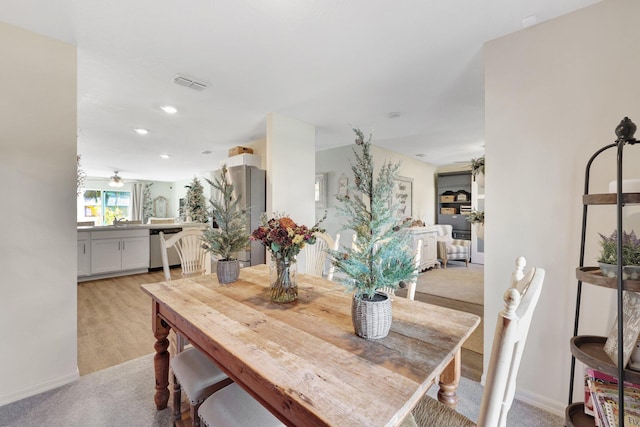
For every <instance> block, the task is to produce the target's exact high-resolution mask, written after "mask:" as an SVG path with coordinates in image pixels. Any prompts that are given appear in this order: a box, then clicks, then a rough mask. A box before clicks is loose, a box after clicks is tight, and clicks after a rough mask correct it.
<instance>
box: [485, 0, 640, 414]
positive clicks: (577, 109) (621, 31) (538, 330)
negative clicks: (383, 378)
mask: <svg viewBox="0 0 640 427" xmlns="http://www.w3.org/2000/svg"><path fill="white" fill-rule="evenodd" d="M638 16H640V2H637V1H634V0H605V1H603V2H602V3H598V4H596V5H594V6H591V7H589V8H586V9H583V10H580V11H577V12H574V13H572V14H570V15H566V16H564V17H560V18H558V19H555V20H552V21H549V22H546V23H543V24H540V25H537V26H534V27H530V28H528V29H526V30H523V31H520V32H518V33H514V34H511V35H509V36H506V37H503V38H500V39H498V40H495V41H492V42H490V43H487V44H486V47H485V54H484V56H485V61H486V65H485V103H486V111H485V117H486V128H485V139H486V162H487V170H486V214H487V215H488V216H489V218H491V219H490V221H489V222H488V223H487V226H486V235H487V236H488V237H487V240H486V248H485V249H486V252H485V296H484V300H485V320H486V322H485V330H484V334H485V354H486V355H488V354H490V353H489V350H490V347H491V344H492V339H493V332H494V331H493V329H494V325H495V323H494V320H493V319H495V318H496V313H497V312H498V311H499V310H500V309H501V308H502V303H501V301H502V295H503V293H504V290H505V288H506V287H507V285H508V283H509V278H510V274H511V271H512V269H513V267H514V260H515V258H516V256H518V255H524V256H525V257H526V258H527V259H528V263H529V265H530V266H540V267H543V268H544V269H545V270H546V273H547V276H546V279H545V284H544V288H543V292H542V296H541V298H540V302H539V304H538V308H537V312H536V313H535V314H534V318H533V322H532V325H531V330H530V333H529V340H528V342H527V348H526V349H525V354H524V357H523V360H522V366H521V368H520V373H519V376H518V397H520V398H523V399H525V400H528V401H530V402H532V403H534V404H536V405H538V406H543V407H546V408H547V409H551V410H555V411H556V412H557V413H558V414H561V413H563V411H564V408H565V406H566V404H567V401H568V400H567V398H568V390H569V366H570V361H571V354H570V352H569V339H570V337H571V336H572V334H573V322H574V310H575V298H576V288H577V280H576V277H575V269H576V267H577V266H578V263H579V249H580V230H581V220H582V203H581V195H582V194H583V187H584V169H585V166H586V164H587V161H588V159H589V158H590V157H591V155H592V154H593V153H594V152H595V151H596V150H598V149H599V148H601V147H603V146H605V145H607V144H609V143H611V142H613V141H614V140H615V134H614V128H615V127H616V125H617V124H618V123H619V122H620V120H621V119H622V118H623V117H624V116H629V117H630V118H631V119H632V120H635V121H636V123H640V104H639V103H638V99H639V97H640V84H639V83H640V81H639V80H638V69H639V66H640V57H639V56H638V55H637V54H636V52H637V44H638V33H637V25H638V23H637V17H638ZM638 151H640V146H633V147H629V148H628V149H627V153H626V154H625V156H626V160H627V161H626V163H627V168H626V175H627V176H633V175H635V177H638V173H639V169H638V166H637V165H638V161H639V160H640V156H638V154H640V153H638ZM614 177H615V160H614V158H613V156H606V159H603V160H602V161H599V162H598V164H597V165H595V166H594V169H593V173H592V183H593V185H592V187H591V190H590V191H591V192H595V193H597V192H606V191H607V187H608V182H609V181H610V180H612V179H614ZM614 217H615V208H613V207H591V208H590V211H589V222H590V227H589V228H588V230H587V237H588V241H589V244H588V246H587V254H586V258H585V264H586V265H596V257H597V254H598V251H599V249H598V244H597V243H598V236H597V234H596V233H597V232H603V233H607V234H609V233H610V232H611V231H612V230H613V228H614V227H615V222H614ZM614 296H615V293H614V292H612V291H610V290H606V289H601V288H596V287H594V286H590V285H585V289H584V290H583V301H582V318H581V319H582V327H581V331H580V332H581V333H583V334H594V335H606V334H608V331H609V329H610V327H611V326H612V325H613V316H614V313H613V311H612V307H613V302H614ZM487 362H488V358H485V369H486V364H487ZM581 369H582V368H581V366H579V368H578V371H577V377H578V379H579V378H580V376H581V372H582V371H581ZM579 383H580V381H577V382H576V387H577V390H576V400H578V401H582V400H583V398H582V397H579V395H580V393H581V390H580V384H579Z"/></svg>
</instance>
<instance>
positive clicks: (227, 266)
mask: <svg viewBox="0 0 640 427" xmlns="http://www.w3.org/2000/svg"><path fill="white" fill-rule="evenodd" d="M217 264H218V265H217V267H216V274H217V275H218V282H219V283H232V282H235V281H236V280H238V277H239V276H240V261H238V260H237V259H236V260H233V261H218V263H217Z"/></svg>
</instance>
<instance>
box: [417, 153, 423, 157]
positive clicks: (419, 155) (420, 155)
mask: <svg viewBox="0 0 640 427" xmlns="http://www.w3.org/2000/svg"><path fill="white" fill-rule="evenodd" d="M424 156H425V154H422V153H420V154H416V157H424Z"/></svg>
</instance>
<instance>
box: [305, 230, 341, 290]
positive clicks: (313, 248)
mask: <svg viewBox="0 0 640 427" xmlns="http://www.w3.org/2000/svg"><path fill="white" fill-rule="evenodd" d="M315 236H316V242H315V243H314V244H313V245H305V247H304V253H305V262H306V266H307V274H312V275H314V276H319V277H323V275H324V270H325V267H326V264H327V259H328V258H327V257H328V254H327V250H328V249H333V250H338V247H339V244H340V233H338V234H336V239H335V240H333V239H332V238H331V236H330V235H328V234H327V233H315ZM334 272H335V266H334V265H333V264H330V266H329V269H328V270H327V275H326V279H327V280H332V279H333V274H334Z"/></svg>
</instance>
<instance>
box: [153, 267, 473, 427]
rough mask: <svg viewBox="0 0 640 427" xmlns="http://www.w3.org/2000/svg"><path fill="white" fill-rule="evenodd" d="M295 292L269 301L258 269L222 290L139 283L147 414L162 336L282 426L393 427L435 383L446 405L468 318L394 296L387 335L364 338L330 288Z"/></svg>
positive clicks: (335, 288) (304, 282)
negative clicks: (144, 298) (212, 368)
mask: <svg viewBox="0 0 640 427" xmlns="http://www.w3.org/2000/svg"><path fill="white" fill-rule="evenodd" d="M298 286H299V291H298V292H299V296H298V299H297V300H296V301H294V302H292V303H287V304H276V303H273V302H271V301H270V296H269V271H268V268H267V266H266V265H259V266H254V267H248V268H243V269H241V272H240V278H239V280H238V281H236V282H234V283H231V284H226V285H221V284H219V283H218V281H217V278H216V275H215V274H212V275H205V276H197V277H191V278H184V279H180V280H174V281H169V282H159V283H151V284H144V285H141V288H142V290H143V291H144V292H146V293H147V294H148V295H150V296H151V298H152V304H153V315H152V329H153V333H154V336H155V338H156V343H155V350H156V354H155V357H154V365H155V376H156V392H155V404H156V407H157V408H158V409H159V410H160V409H164V408H166V407H167V402H168V399H169V388H168V384H169V353H168V347H169V341H168V339H167V337H168V334H169V331H170V329H171V328H173V329H174V330H175V331H176V332H177V333H180V334H182V335H183V336H184V337H186V338H187V339H188V340H189V342H190V343H191V344H192V345H193V346H195V347H197V348H198V349H200V350H201V351H203V352H205V353H206V354H208V355H209V357H211V359H212V360H213V361H215V363H216V364H217V365H218V366H219V367H220V368H221V369H222V370H223V371H224V372H225V373H226V374H227V375H229V377H230V378H232V379H233V380H234V381H235V382H237V383H238V384H239V385H240V386H242V388H244V389H245V390H246V391H247V392H249V393H250V394H251V395H252V396H253V397H254V398H255V399H257V400H258V401H259V402H261V403H262V404H263V405H264V406H265V407H266V408H268V409H269V410H270V411H271V412H272V413H273V414H274V415H276V416H277V417H278V418H279V419H280V420H282V421H283V422H284V423H285V424H287V425H292V426H341V427H342V426H394V425H398V424H400V423H401V422H402V420H403V419H404V418H405V417H406V416H407V415H408V414H409V413H410V412H411V409H412V408H413V406H414V405H415V404H416V403H417V402H418V400H419V399H420V398H421V397H422V396H423V395H424V394H425V393H426V392H427V390H428V389H429V387H430V386H431V385H433V384H434V383H435V382H436V381H439V387H440V389H439V391H438V398H439V400H440V401H442V402H444V403H445V404H448V405H450V406H455V404H456V403H457V396H456V389H457V386H458V381H459V379H460V357H461V352H460V348H461V346H462V344H463V343H464V341H465V340H466V339H467V338H468V337H469V335H471V333H472V332H473V330H474V329H475V328H476V327H477V326H478V324H479V322H480V318H479V317H478V316H476V315H473V314H470V313H464V312H461V311H456V310H452V309H448V308H444V307H439V306H435V305H431V304H426V303H423V302H419V301H411V300H407V299H405V298H402V297H399V296H395V297H393V301H392V307H393V322H392V326H391V331H390V332H389V335H388V336H387V337H385V338H382V339H379V340H366V339H363V338H360V337H358V336H356V335H355V333H354V331H353V325H352V322H351V299H352V296H351V294H347V293H345V292H344V288H343V287H342V286H341V285H340V284H338V283H336V282H331V281H328V280H326V279H322V278H320V277H315V276H311V275H305V274H300V275H298Z"/></svg>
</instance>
